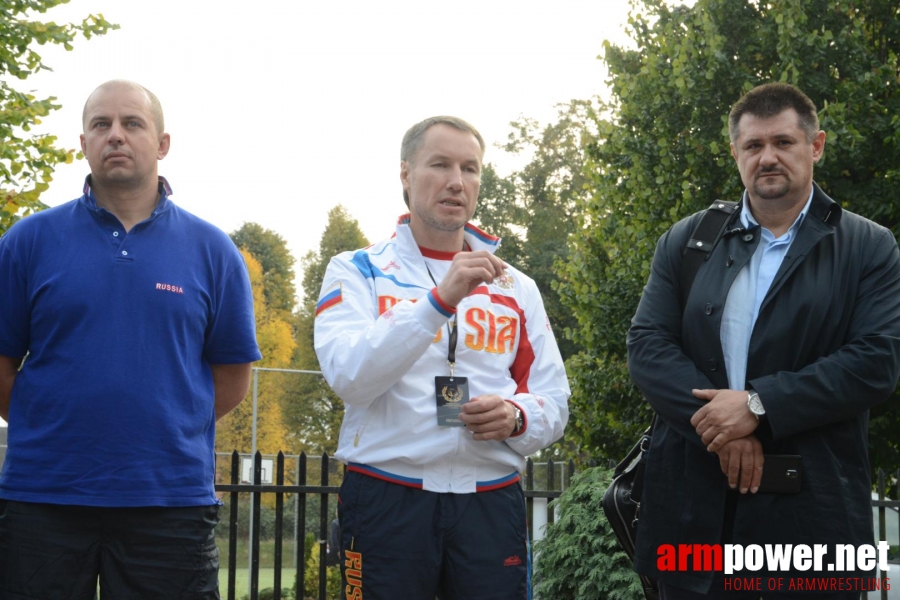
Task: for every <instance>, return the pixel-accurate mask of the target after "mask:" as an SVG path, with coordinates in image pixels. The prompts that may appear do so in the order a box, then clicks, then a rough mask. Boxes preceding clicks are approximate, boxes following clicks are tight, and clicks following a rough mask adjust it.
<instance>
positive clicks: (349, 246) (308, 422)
mask: <svg viewBox="0 0 900 600" xmlns="http://www.w3.org/2000/svg"><path fill="white" fill-rule="evenodd" d="M368 245H369V242H368V241H367V240H366V237H365V236H364V235H363V234H362V231H361V230H360V229H359V224H358V223H357V222H356V219H354V218H353V217H351V216H350V214H349V213H348V212H347V210H346V209H345V208H344V207H342V206H336V207H334V208H333V209H331V211H329V213H328V225H327V226H326V228H325V231H324V232H323V233H322V239H321V241H320V242H319V251H318V252H312V251H311V252H309V253H307V255H306V256H304V257H303V259H301V261H300V264H301V265H302V267H303V303H302V304H301V306H300V310H299V311H298V314H297V315H296V317H295V322H294V323H295V330H296V338H295V339H296V341H297V349H296V351H295V353H294V358H293V361H292V363H291V368H294V369H302V370H309V371H318V370H320V369H319V359H318V357H317V356H316V352H315V348H314V347H313V326H314V322H315V317H316V302H317V300H318V298H319V291H320V290H321V288H322V280H323V279H324V278H325V269H326V268H327V267H328V263H329V261H330V260H331V257H333V256H335V255H337V254H340V253H341V252H344V251H346V250H356V249H358V248H363V247H365V246H368ZM285 386H286V394H285V400H286V402H285V404H284V405H283V413H284V418H285V423H286V425H287V429H288V431H289V432H290V433H289V435H290V436H291V439H292V442H291V443H292V447H293V448H294V449H300V448H302V449H304V450H306V451H307V452H310V453H321V452H328V453H330V454H334V452H335V451H336V450H337V442H338V434H339V432H340V429H341V421H342V420H343V418H344V405H343V403H342V402H341V400H340V399H339V398H338V397H337V395H336V394H335V393H334V392H333V391H332V390H331V388H330V387H328V384H327V383H325V380H324V379H323V378H322V377H318V376H308V375H304V376H297V377H291V378H290V380H288V381H285Z"/></svg>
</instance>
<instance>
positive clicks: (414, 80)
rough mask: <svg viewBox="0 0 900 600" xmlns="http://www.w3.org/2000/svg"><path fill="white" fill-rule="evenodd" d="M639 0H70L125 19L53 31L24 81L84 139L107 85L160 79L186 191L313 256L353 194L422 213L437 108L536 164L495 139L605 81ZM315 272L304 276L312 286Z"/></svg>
mask: <svg viewBox="0 0 900 600" xmlns="http://www.w3.org/2000/svg"><path fill="white" fill-rule="evenodd" d="M627 9H628V3H627V2H625V1H623V0H555V1H554V2H548V1H547V0H540V1H538V0H520V1H516V2H514V1H512V0H493V1H487V0H477V1H473V0H456V1H454V2H452V3H449V2H429V1H427V0H414V1H413V0H382V1H380V2H372V1H366V0H330V1H328V2H310V1H299V0H263V1H260V2H256V3H247V2H240V3H238V2H234V1H232V0H188V1H186V0H154V1H153V2H139V1H136V0H71V2H70V3H69V4H66V5H62V6H59V7H56V8H53V9H51V10H49V11H48V12H47V13H46V14H45V15H41V16H39V18H40V19H41V20H52V21H56V22H71V21H79V22H80V20H81V19H82V18H84V17H85V16H87V15H88V14H97V13H100V14H102V15H103V16H104V17H105V18H106V19H107V20H109V21H110V22H113V23H117V24H119V25H120V27H121V29H119V30H116V31H111V32H110V33H108V34H107V35H106V36H102V37H99V38H93V39H91V40H89V41H88V40H84V39H83V38H79V39H78V40H77V41H76V42H75V44H74V45H75V49H74V50H73V51H71V52H66V51H64V50H62V49H61V48H57V47H48V46H44V47H39V53H40V54H41V55H42V57H43V58H44V63H45V64H46V65H48V66H50V67H51V68H52V69H53V71H52V72H42V73H39V74H38V75H35V76H33V77H31V78H29V79H28V80H27V81H25V82H17V83H16V85H17V86H18V88H19V89H27V90H34V91H35V94H36V96H38V97H40V98H43V97H46V96H50V95H52V96H56V97H57V99H58V103H60V104H62V106H63V108H62V109H61V110H59V111H56V112H54V113H52V114H51V115H50V116H48V117H47V118H45V119H44V122H43V123H42V124H41V126H40V127H38V128H36V129H35V131H37V132H40V133H51V134H53V135H56V136H57V137H58V145H60V146H62V147H65V148H76V149H77V148H78V147H79V138H78V136H79V134H80V133H81V132H82V129H81V111H82V108H83V105H84V101H85V100H86V98H87V97H88V95H89V94H90V93H91V91H92V90H93V89H94V88H95V87H96V86H97V85H99V84H100V83H102V82H104V81H107V80H110V79H130V80H133V81H136V82H138V83H140V84H142V85H144V86H145V87H147V88H149V89H150V90H152V91H153V92H154V93H155V94H156V95H157V96H158V97H159V98H160V100H161V102H162V105H163V109H164V111H165V122H166V130H167V131H168V132H169V133H170V134H171V137H172V146H171V150H170V152H169V155H168V156H167V157H166V158H165V159H164V160H163V161H162V162H161V163H160V174H162V175H164V176H165V177H166V178H167V179H168V181H169V182H170V184H171V185H172V187H173V190H174V195H173V197H172V198H173V200H174V201H175V202H176V203H177V204H179V205H180V206H182V207H184V208H186V209H187V210H189V211H191V212H193V213H194V214H196V215H198V216H200V217H201V218H204V219H206V220H208V221H210V222H212V223H213V224H215V225H217V226H218V227H220V228H221V229H223V230H225V231H226V232H231V231H234V230H235V229H237V228H239V227H240V226H241V225H242V224H243V223H245V222H256V223H259V224H260V225H262V226H263V227H266V228H268V229H271V230H273V231H275V232H276V233H278V234H279V235H281V236H282V237H283V238H284V239H285V240H286V242H287V245H288V248H289V250H290V251H291V253H292V254H293V256H294V257H295V258H296V259H297V261H298V262H299V260H300V258H301V257H302V256H303V255H304V254H306V253H307V252H308V251H310V250H317V249H318V244H319V240H320V238H321V235H322V232H323V231H324V229H325V225H326V223H327V215H328V211H329V210H331V209H332V208H333V207H334V206H336V205H338V204H341V205H343V206H344V207H345V208H346V209H347V210H348V212H349V214H350V215H351V216H352V217H354V218H356V219H357V220H358V221H359V224H360V227H361V229H362V231H363V233H364V234H365V235H366V236H367V237H368V239H369V241H370V242H375V241H378V240H380V239H383V238H385V237H388V236H389V235H390V234H391V233H393V229H394V223H395V222H396V218H397V216H399V215H400V214H402V213H404V212H405V209H406V207H405V205H404V204H403V199H402V189H401V186H400V178H399V173H400V158H399V155H400V141H401V139H402V137H403V134H404V133H405V132H406V130H407V129H408V128H409V127H410V126H411V125H412V124H414V123H416V122H418V121H420V120H422V119H424V118H426V117H429V116H433V115H437V114H450V115H456V116H459V117H462V118H464V119H466V120H468V121H469V122H471V123H472V124H473V125H475V127H477V128H478V129H479V130H480V131H481V133H482V135H483V136H484V138H485V141H486V142H487V144H488V149H487V153H486V156H485V161H486V162H492V163H494V164H495V166H497V167H498V170H499V171H500V172H501V174H505V173H508V172H509V171H510V170H511V169H512V168H515V167H516V166H519V165H521V164H522V161H523V159H521V158H519V159H516V158H514V157H510V156H509V155H506V154H505V153H504V152H503V151H502V150H500V149H498V148H495V147H494V144H496V143H502V142H503V141H505V140H506V138H507V136H508V135H509V133H510V131H511V128H510V126H509V123H510V121H513V120H515V119H517V118H519V117H521V116H527V117H531V118H535V119H538V120H540V121H541V122H543V123H549V122H552V121H553V118H554V116H555V114H556V109H555V105H556V104H558V103H562V102H567V101H569V100H571V99H575V98H579V99H580V98H588V97H590V96H592V95H594V94H598V93H601V92H602V91H603V89H604V87H605V84H604V82H605V79H606V71H605V69H604V67H603V64H602V62H601V61H600V60H598V59H597V56H598V55H600V54H601V53H602V51H603V50H602V48H603V40H605V39H609V40H611V41H614V42H616V43H620V44H621V43H627V41H628V40H627V37H626V36H625V34H624V29H623V26H622V24H623V23H624V22H625V20H626V19H627ZM88 172H89V169H88V165H87V163H86V161H75V162H74V163H73V164H71V165H61V166H59V167H57V171H56V173H55V174H54V181H53V183H52V184H51V186H50V189H49V190H48V191H47V192H45V193H44V194H43V196H42V199H43V200H44V202H45V203H47V204H49V205H51V206H56V205H58V204H61V203H63V202H66V201H68V200H71V199H73V198H75V197H77V196H78V195H80V193H81V187H82V182H83V179H84V176H85V175H86V174H87V173H88ZM298 287H299V286H298Z"/></svg>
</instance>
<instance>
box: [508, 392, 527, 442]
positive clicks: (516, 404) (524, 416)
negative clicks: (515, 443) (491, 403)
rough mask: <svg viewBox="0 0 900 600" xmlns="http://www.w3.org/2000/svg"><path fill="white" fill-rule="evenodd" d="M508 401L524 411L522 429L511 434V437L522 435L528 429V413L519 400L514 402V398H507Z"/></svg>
mask: <svg viewBox="0 0 900 600" xmlns="http://www.w3.org/2000/svg"><path fill="white" fill-rule="evenodd" d="M506 402H509V403H510V404H512V405H513V406H515V407H516V408H518V409H519V410H520V411H521V412H522V429H520V430H519V431H516V432H514V433H513V434H512V435H510V436H509V437H511V438H514V437H519V436H520V435H522V434H523V433H525V431H526V430H527V429H528V413H526V412H525V408H524V407H523V406H522V405H521V404H519V403H518V402H513V401H512V400H506Z"/></svg>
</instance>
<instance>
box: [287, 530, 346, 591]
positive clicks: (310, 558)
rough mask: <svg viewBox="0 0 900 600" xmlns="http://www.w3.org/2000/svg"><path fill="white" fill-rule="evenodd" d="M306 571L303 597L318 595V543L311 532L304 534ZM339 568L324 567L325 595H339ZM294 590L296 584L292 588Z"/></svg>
mask: <svg viewBox="0 0 900 600" xmlns="http://www.w3.org/2000/svg"><path fill="white" fill-rule="evenodd" d="M305 558H306V573H304V576H303V599H304V600H307V599H309V600H312V599H313V598H318V597H319V544H317V543H316V539H315V536H313V534H311V533H308V534H306V554H305ZM341 588H342V585H341V568H340V567H339V566H333V567H325V597H326V598H340V597H341ZM294 589H295V590H296V586H295V588H294Z"/></svg>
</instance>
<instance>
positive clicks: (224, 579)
mask: <svg viewBox="0 0 900 600" xmlns="http://www.w3.org/2000/svg"><path fill="white" fill-rule="evenodd" d="M295 573H296V570H295V569H293V568H287V567H285V568H284V569H282V570H281V589H282V590H290V589H291V588H292V587H293V586H294V574H295ZM236 575H237V576H236V577H235V584H234V587H235V594H234V597H235V598H238V599H240V598H243V597H244V596H246V595H248V594H249V593H250V571H249V570H248V569H247V565H246V564H244V565H240V564H239V565H238V569H237V573H236ZM274 581H275V569H274V568H272V567H260V568H259V589H260V590H264V589H266V588H270V587H272V585H273V584H274ZM219 594H220V595H221V596H222V598H227V597H228V567H227V566H226V567H225V568H224V569H219Z"/></svg>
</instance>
